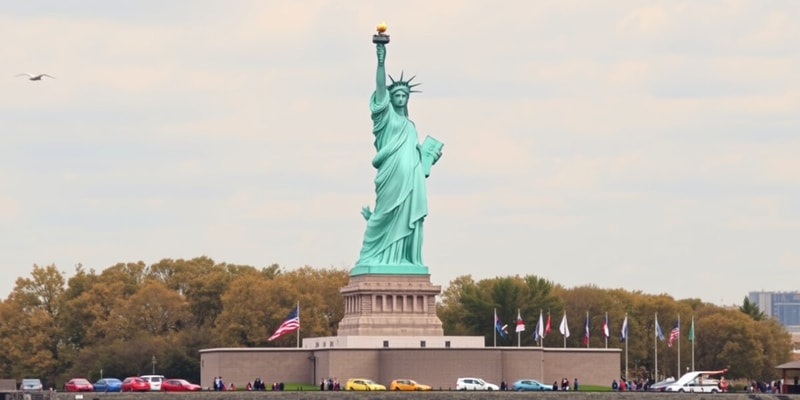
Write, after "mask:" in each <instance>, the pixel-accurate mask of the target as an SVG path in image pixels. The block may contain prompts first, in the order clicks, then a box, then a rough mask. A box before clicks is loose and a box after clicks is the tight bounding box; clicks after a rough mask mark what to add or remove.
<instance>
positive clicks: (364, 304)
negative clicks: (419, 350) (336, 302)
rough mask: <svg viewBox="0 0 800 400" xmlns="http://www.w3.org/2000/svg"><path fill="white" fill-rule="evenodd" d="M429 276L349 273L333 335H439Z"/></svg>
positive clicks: (439, 289)
mask: <svg viewBox="0 0 800 400" xmlns="http://www.w3.org/2000/svg"><path fill="white" fill-rule="evenodd" d="M441 292H442V287H441V286H437V285H433V284H432V283H431V280H430V275H422V274H420V275H414V274H408V275H403V274H396V275H395V274H363V275H351V276H350V282H349V283H348V284H347V286H345V287H343V288H342V289H341V293H342V296H343V297H344V318H342V320H341V322H339V330H338V331H337V333H336V335H337V336H443V335H444V330H442V321H440V320H439V317H437V316H436V296H437V295H438V294H439V293H441Z"/></svg>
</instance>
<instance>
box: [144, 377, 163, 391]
mask: <svg viewBox="0 0 800 400" xmlns="http://www.w3.org/2000/svg"><path fill="white" fill-rule="evenodd" d="M140 378H142V379H144V380H146V381H148V382H150V390H151V391H154V390H155V391H161V382H164V375H142V376H140Z"/></svg>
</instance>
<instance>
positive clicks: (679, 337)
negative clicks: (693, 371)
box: [677, 314, 683, 376]
mask: <svg viewBox="0 0 800 400" xmlns="http://www.w3.org/2000/svg"><path fill="white" fill-rule="evenodd" d="M681 375H683V374H682V373H681V315H680V314H678V375H677V376H681Z"/></svg>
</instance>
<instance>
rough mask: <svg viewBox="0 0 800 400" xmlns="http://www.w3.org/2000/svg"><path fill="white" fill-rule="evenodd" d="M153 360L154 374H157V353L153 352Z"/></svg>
mask: <svg viewBox="0 0 800 400" xmlns="http://www.w3.org/2000/svg"><path fill="white" fill-rule="evenodd" d="M152 362H153V375H155V374H156V355H155V354H153V360H152Z"/></svg>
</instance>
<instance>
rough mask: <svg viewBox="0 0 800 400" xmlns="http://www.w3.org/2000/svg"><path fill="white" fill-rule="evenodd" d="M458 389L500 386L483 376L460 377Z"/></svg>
mask: <svg viewBox="0 0 800 400" xmlns="http://www.w3.org/2000/svg"><path fill="white" fill-rule="evenodd" d="M456 390H500V386H497V385H495V384H494V383H489V382H486V381H484V380H483V379H481V378H458V380H457V381H456Z"/></svg>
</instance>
